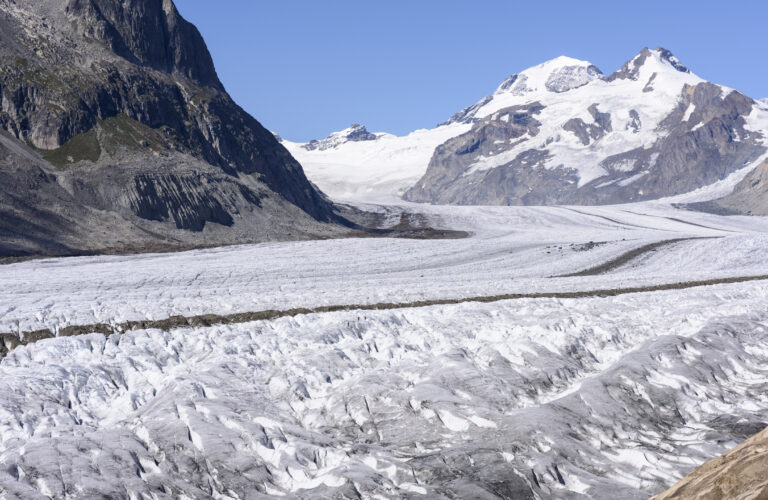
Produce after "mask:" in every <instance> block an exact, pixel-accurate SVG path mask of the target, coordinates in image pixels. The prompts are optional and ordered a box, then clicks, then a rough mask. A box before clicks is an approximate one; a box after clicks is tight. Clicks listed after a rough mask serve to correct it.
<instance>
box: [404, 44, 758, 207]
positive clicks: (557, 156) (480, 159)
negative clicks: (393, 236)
mask: <svg viewBox="0 0 768 500" xmlns="http://www.w3.org/2000/svg"><path fill="white" fill-rule="evenodd" d="M766 116H768V111H767V110H765V109H764V106H763V105H761V104H759V103H757V102H755V101H753V100H752V99H750V98H748V97H746V96H744V95H743V94H741V93H739V92H736V91H733V90H731V89H726V88H724V87H721V86H718V85H714V84H712V83H709V82H706V81H704V80H702V79H700V78H699V77H697V76H696V75H694V74H692V73H691V71H690V70H689V69H688V68H687V67H686V66H684V65H683V64H682V63H681V62H680V61H679V60H678V59H677V58H676V57H675V56H674V55H672V53H671V52H669V51H668V50H665V49H655V50H648V49H644V50H643V51H642V52H640V54H638V55H637V56H636V57H634V58H633V59H632V60H630V61H628V62H627V63H626V64H625V65H624V66H623V67H622V68H621V69H620V70H619V71H617V72H615V73H613V74H612V75H610V76H608V77H605V76H603V75H602V74H601V73H600V71H599V70H598V69H597V68H595V67H594V66H593V65H591V64H590V63H588V62H585V61H578V60H575V59H570V58H557V59H554V60H552V61H549V62H547V63H544V64H542V65H539V66H536V67H534V68H530V69H528V70H526V71H523V72H522V73H520V74H519V75H513V76H512V77H510V78H508V79H507V80H506V81H504V82H503V83H502V84H501V85H500V86H499V88H498V89H497V90H496V92H495V93H494V94H493V95H491V96H488V97H486V98H484V99H482V100H481V101H480V102H478V103H476V104H474V105H473V106H470V107H468V108H466V109H464V110H462V111H461V112H459V113H457V114H456V115H454V116H453V117H452V118H451V120H449V121H448V122H447V124H448V125H450V124H454V123H464V124H468V125H471V129H470V130H469V131H467V132H465V133H463V134H461V135H458V136H456V137H454V138H452V139H450V140H448V141H447V142H445V143H443V144H441V145H440V146H438V147H437V148H436V149H435V151H434V154H433V156H432V159H431V160H430V163H429V166H428V167H427V170H426V173H425V174H424V176H423V177H422V178H421V179H420V180H419V181H418V182H417V183H416V185H415V186H413V187H412V188H411V189H410V190H408V191H407V192H406V193H405V195H404V198H405V199H406V200H409V201H417V202H428V203H440V204H460V205H476V204H479V205H485V204H488V205H550V204H612V203H624V202H632V201H640V200H648V199H656V198H660V197H664V196H670V195H676V194H681V193H685V192H689V191H692V190H695V189H697V188H699V187H702V186H706V185H709V184H712V183H714V182H717V181H719V180H722V179H724V178H726V177H727V176H729V175H730V174H732V173H734V172H736V171H739V170H742V169H745V168H752V169H754V168H755V167H757V165H759V164H760V163H761V162H762V160H763V159H764V156H763V155H764V154H765V152H766V150H767V149H766V144H768V141H766V136H765V127H763V124H764V122H765V117H766Z"/></svg>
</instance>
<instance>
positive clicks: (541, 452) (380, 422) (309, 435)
mask: <svg viewBox="0 0 768 500" xmlns="http://www.w3.org/2000/svg"><path fill="white" fill-rule="evenodd" d="M699 195H701V193H699ZM368 208H371V209H377V210H381V211H382V212H385V213H386V215H387V217H386V220H389V221H391V222H392V223H393V224H394V223H396V222H397V221H398V220H399V218H400V213H402V212H410V213H413V212H419V213H423V214H425V216H426V217H428V218H429V219H430V220H431V221H432V222H433V224H435V225H438V226H441V227H450V228H452V229H462V230H467V231H470V232H471V233H472V236H471V237H469V238H466V239H462V240H405V239H346V240H327V241H313V242H293V243H269V244H262V245H251V246H240V247H230V248H220V249H213V250H200V251H193V252H184V253H178V254H164V255H139V256H113V257H85V258H69V259H47V260H39V261H31V262H25V263H19V264H12V265H6V266H2V267H0V332H9V333H10V332H20V333H23V332H31V331H34V330H38V329H43V328H48V329H51V330H53V331H58V330H59V329H61V328H63V327H66V326H70V325H89V324H94V323H106V324H115V323H120V322H122V321H126V320H141V319H164V318H168V317H169V316H173V315H185V316H191V315H199V314H230V313H233V312H252V311H261V310H265V309H279V310H286V309H291V308H295V307H315V306H319V305H344V304H375V303H379V302H397V303H402V302H409V301H415V300H424V299H432V300H434V299H444V298H471V297H475V296H482V295H494V294H499V293H512V292H519V293H530V292H551V291H588V290H598V289H612V288H621V287H638V286H647V285H654V284H668V283H677V282H685V281H692V280H706V279H712V278H722V277H740V276H758V275H768V255H767V254H766V252H765V248H766V246H768V234H767V233H768V218H759V217H721V216H715V215H708V214H703V213H696V212H689V211H684V210H677V209H675V208H672V207H671V205H670V204H669V203H667V202H663V201H662V202H654V203H642V204H632V205H621V206H605V207H438V206H434V207H432V206H416V205H408V204H401V205H400V206H390V207H368ZM670 240H674V241H672V242H669V243H667V244H662V245H660V246H657V247H656V248H655V249H653V250H648V251H644V250H643V251H640V253H639V254H637V255H632V254H630V257H628V258H626V259H624V260H623V261H621V260H620V261H618V262H617V264H616V265H615V266H613V267H611V268H609V269H607V270H603V272H602V274H592V273H590V272H587V273H584V275H581V276H572V277H562V276H563V275H567V274H571V273H578V272H580V271H585V270H586V271H589V270H590V269H592V268H595V267H597V266H600V265H601V264H605V263H606V262H610V261H613V260H615V259H616V258H617V257H621V256H622V255H626V254H627V252H630V251H632V250H636V249H641V250H642V248H643V247H644V246H645V245H648V244H649V243H656V242H668V241H670ZM636 253H637V252H636ZM558 276H561V277H558ZM766 304H768V282H766V281H751V282H744V283H732V284H718V285H712V286H701V287H695V288H683V289H679V290H668V291H656V292H645V293H632V294H627V295H621V296H616V297H585V298H570V299H556V298H536V299H533V298H527V299H517V300H504V301H496V302H491V303H480V302H473V301H467V302H464V303H459V304H454V305H435V306H427V307H406V308H401V309H393V310H385V311H370V310H355V309H353V310H350V311H340V312H329V313H318V314H301V315H296V316H290V317H282V318H278V319H274V320H269V321H255V322H249V323H241V324H233V325H223V326H212V327H198V328H176V329H171V330H170V331H162V330H137V331H129V332H126V333H124V334H121V335H112V336H109V337H105V336H104V335H103V334H98V333H96V334H89V335H80V336H75V337H59V338H54V339H47V340H41V341H38V342H33V343H30V344H29V345H26V346H21V347H18V348H16V349H14V350H13V351H11V352H10V354H8V355H7V356H6V357H5V358H4V359H2V361H0V377H2V380H3V382H4V383H3V385H2V386H1V387H0V497H1V498H25V499H26V498H94V497H99V496H103V497H125V498H238V499H245V498H270V497H274V496H285V497H288V498H366V499H368V498H370V499H374V498H606V499H608V498H645V497H647V496H649V495H650V494H653V493H656V492H659V491H662V490H663V489H665V488H666V487H668V486H669V485H671V484H672V483H673V482H675V481H676V480H677V479H678V478H680V477H682V476H683V475H685V474H686V473H688V472H689V471H691V470H692V469H693V468H694V467H695V466H696V465H698V464H700V463H702V462H703V461H705V460H707V459H709V458H711V457H713V456H716V455H718V454H721V453H722V452H724V451H726V450H727V449H729V448H730V447H732V446H733V445H735V444H736V443H738V442H740V441H742V440H743V439H744V438H746V437H747V436H749V435H751V434H752V433H754V432H756V431H758V430H760V429H761V428H762V427H763V426H764V425H765V415H766V414H767V413H766V412H768V396H766V395H768V382H767V381H768V378H766V375H767V373H766V372H768V368H767V367H768V331H766V325H767V324H768V307H767V306H766Z"/></svg>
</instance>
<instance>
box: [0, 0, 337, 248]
mask: <svg viewBox="0 0 768 500" xmlns="http://www.w3.org/2000/svg"><path fill="white" fill-rule="evenodd" d="M0 39H2V44H0V158H1V161H0V178H2V183H0V200H1V201H0V215H2V216H1V217H0V256H24V255H68V254H80V253H100V252H105V251H107V252H109V251H141V250H154V249H174V248H187V247H192V246H207V245H219V244H228V243H245V242H253V241H264V240H273V239H290V238H306V237H314V236H327V235H333V234H341V233H342V232H343V231H345V229H344V228H342V227H341V226H340V225H339V222H343V221H342V220H341V218H340V217H339V216H338V215H336V214H335V212H334V210H335V208H334V206H333V205H332V204H331V203H330V202H329V201H328V200H327V199H326V198H325V197H324V196H323V195H322V194H321V193H320V192H318V191H317V190H316V189H315V188H314V187H313V186H312V185H311V184H310V182H309V181H308V180H307V179H306V177H305V175H304V173H303V170H302V168H301V166H300V165H299V164H298V162H296V160H294V159H293V157H292V156H291V155H290V154H289V153H288V151H287V150H286V149H285V148H284V147H283V146H281V145H280V144H279V143H278V142H277V140H276V139H275V138H274V137H273V135H272V134H271V133H270V132H268V131H267V130H265V129H264V128H263V127H262V126H261V125H260V124H259V123H258V122H257V121H256V120H255V119H254V118H252V117H251V116H250V115H248V114H247V113H246V112H245V111H243V110H242V109H241V108H240V107H239V106H237V104H235V103H234V102H233V101H232V99H231V98H230V97H229V95H228V94H227V93H226V91H225V90H224V88H223V86H222V84H221V82H220V81H219V79H218V76H217V74H216V71H215V68H214V65H213V62H212V60H211V56H210V54H209V53H208V50H207V48H206V46H205V43H204V41H203V39H202V37H201V36H200V34H199V33H198V31H197V30H196V29H195V27H194V26H192V25H191V24H189V23H188V22H186V21H185V20H184V19H183V18H182V17H181V15H180V14H179V13H178V11H177V10H176V8H175V6H174V4H173V2H172V1H170V0H127V1H124V2H118V1H115V0H67V1H66V2H59V1H54V0H31V1H25V2H17V1H15V0H0Z"/></svg>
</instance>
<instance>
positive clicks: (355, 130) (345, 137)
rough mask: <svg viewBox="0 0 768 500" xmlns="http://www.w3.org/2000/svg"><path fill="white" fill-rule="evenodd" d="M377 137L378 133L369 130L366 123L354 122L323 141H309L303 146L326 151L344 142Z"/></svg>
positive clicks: (368, 139)
mask: <svg viewBox="0 0 768 500" xmlns="http://www.w3.org/2000/svg"><path fill="white" fill-rule="evenodd" d="M377 137H378V136H377V135H376V134H372V133H370V132H368V130H367V129H366V128H365V126H364V125H360V124H358V123H353V124H352V125H350V126H349V127H348V128H345V129H344V130H342V131H340V132H334V133H332V134H331V135H329V136H328V137H326V138H325V139H323V140H321V141H317V140H314V141H309V142H308V143H306V144H305V145H304V146H302V147H303V148H304V149H306V150H307V151H314V150H320V151H325V150H326V149H331V148H335V147H338V146H341V145H342V144H346V143H347V142H358V141H375V140H376V138H377Z"/></svg>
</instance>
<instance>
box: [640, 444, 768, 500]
mask: <svg viewBox="0 0 768 500" xmlns="http://www.w3.org/2000/svg"><path fill="white" fill-rule="evenodd" d="M766 471H768V429H765V430H764V431H762V432H761V433H759V434H757V435H755V436H754V437H752V438H750V439H748V440H747V441H746V442H744V443H743V444H741V445H740V446H738V447H736V448H735V449H733V450H732V451H730V452H728V453H726V454H725V455H723V456H722V457H718V458H714V459H712V460H710V461H708V462H707V463H705V464H704V465H702V466H701V467H699V468H698V469H696V470H695V471H693V472H692V473H691V474H690V475H688V476H687V477H685V478H683V479H682V480H681V481H680V482H678V483H677V484H675V485H674V486H673V487H672V488H670V489H669V490H667V491H665V492H664V493H662V494H660V495H657V496H655V497H653V498H652V499H651V500H673V499H684V498H701V499H707V500H726V499H728V500H764V499H766V498H768V474H766Z"/></svg>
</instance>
